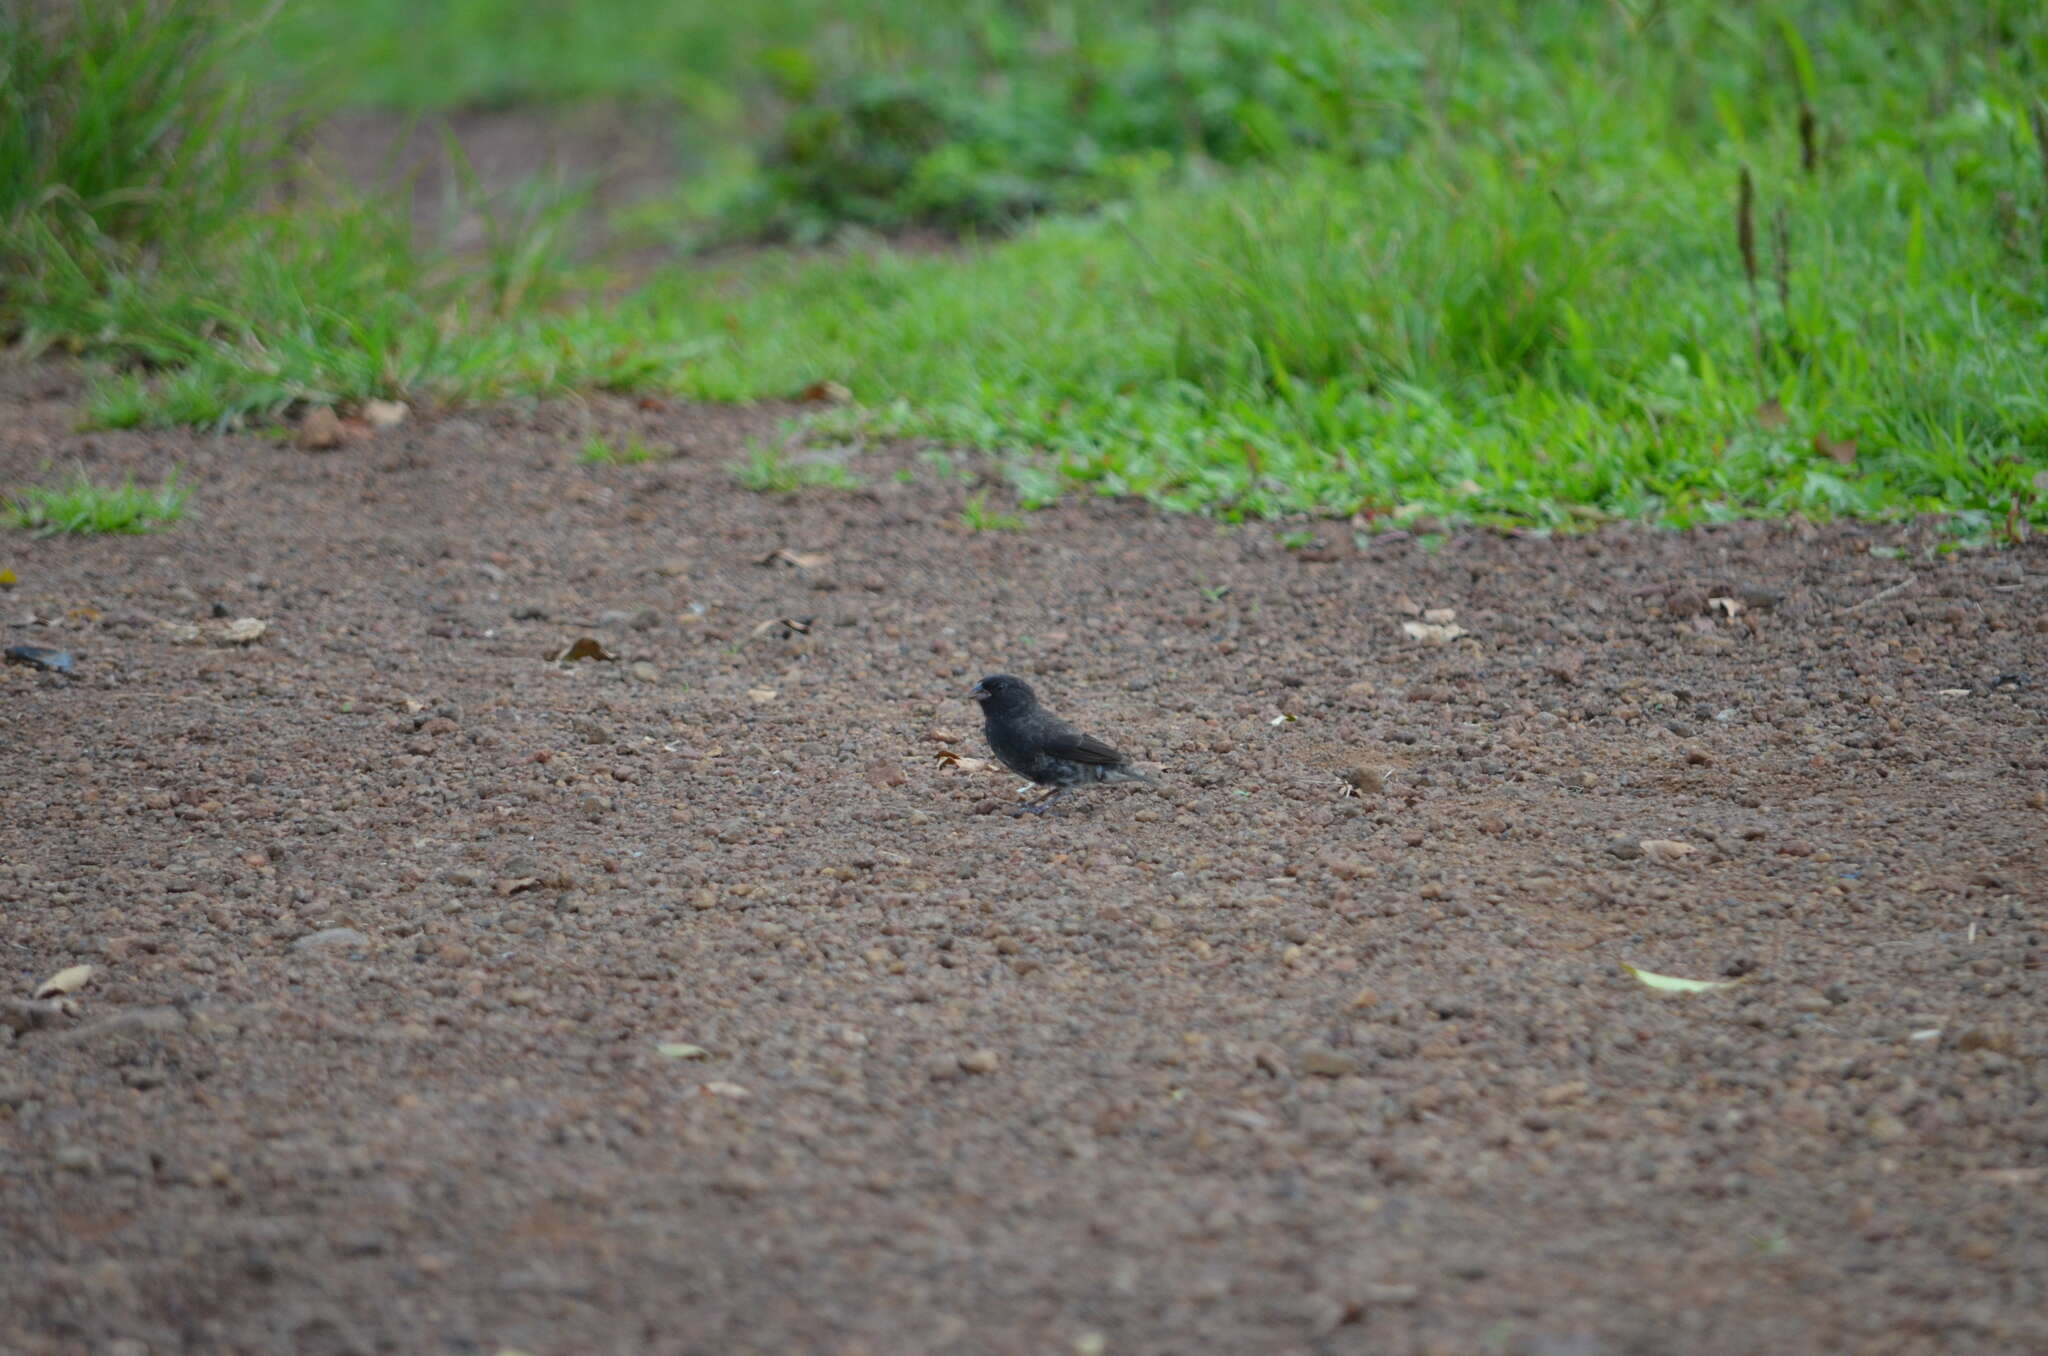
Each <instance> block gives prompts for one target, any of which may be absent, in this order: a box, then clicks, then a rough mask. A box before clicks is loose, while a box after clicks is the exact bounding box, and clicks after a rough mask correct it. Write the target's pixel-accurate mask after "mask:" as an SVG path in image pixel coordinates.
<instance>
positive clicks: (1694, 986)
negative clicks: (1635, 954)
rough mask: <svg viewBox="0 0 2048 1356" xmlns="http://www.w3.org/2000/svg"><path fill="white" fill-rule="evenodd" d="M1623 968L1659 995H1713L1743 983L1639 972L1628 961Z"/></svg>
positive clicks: (1735, 980) (1623, 964) (1623, 963)
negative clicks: (1720, 990) (1718, 990)
mask: <svg viewBox="0 0 2048 1356" xmlns="http://www.w3.org/2000/svg"><path fill="white" fill-rule="evenodd" d="M1621 968H1622V969H1624V970H1626V971H1628V972H1629V973H1630V974H1632V975H1634V976H1635V977H1636V978H1637V979H1638V980H1640V981H1641V982H1642V983H1643V984H1644V985H1645V986H1647V987H1649V988H1652V989H1655V990H1657V991H1658V992H1659V993H1711V992H1713V991H1714V990H1715V989H1726V988H1730V987H1732V986H1733V985H1736V984H1740V983H1742V981H1741V980H1739V979H1680V978H1678V976H1676V975H1660V974H1655V973H1653V972H1651V971H1649V970H1638V969H1637V968H1636V967H1635V966H1633V965H1630V964H1629V963H1628V962H1627V961H1623V962H1622V963H1621Z"/></svg>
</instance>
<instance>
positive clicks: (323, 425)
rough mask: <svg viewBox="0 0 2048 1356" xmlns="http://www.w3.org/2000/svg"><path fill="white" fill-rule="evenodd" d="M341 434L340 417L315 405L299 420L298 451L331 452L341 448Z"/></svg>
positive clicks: (321, 406)
mask: <svg viewBox="0 0 2048 1356" xmlns="http://www.w3.org/2000/svg"><path fill="white" fill-rule="evenodd" d="M342 432H343V430H342V427H341V416H340V415H338V414H336V413H335V412H334V411H333V410H330V409H328V408H327V407H326V406H325V405H316V406H314V407H313V408H312V409H310V410H307V411H306V413H305V416H304V417H303V418H301V419H300V420H299V439H298V441H299V450H300V451H301V452H331V451H333V450H334V449H335V448H337V447H340V446H341V439H342Z"/></svg>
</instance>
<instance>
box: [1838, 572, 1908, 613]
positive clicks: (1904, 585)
mask: <svg viewBox="0 0 2048 1356" xmlns="http://www.w3.org/2000/svg"><path fill="white" fill-rule="evenodd" d="M1916 578H1918V576H1917V575H1910V574H1909V575H1907V576H1906V577H1905V578H1904V579H1901V580H1899V581H1897V582H1896V583H1894V584H1891V585H1889V586H1888V587H1885V588H1881V589H1879V590H1878V591H1877V592H1876V593H1873V594H1871V595H1870V596H1869V597H1868V598H1865V599H1864V600H1863V601H1862V602H1860V603H1856V604H1854V605H1853V606H1851V607H1850V608H1849V610H1850V611H1851V612H1861V611H1862V610H1863V609H1864V608H1866V607H1876V606H1877V605H1878V604H1879V603H1881V602H1883V601H1884V600H1885V599H1887V598H1896V597H1898V596H1899V595H1900V594H1902V593H1904V592H1905V591H1906V590H1907V589H1909V588H1911V587H1913V581H1914V579H1916Z"/></svg>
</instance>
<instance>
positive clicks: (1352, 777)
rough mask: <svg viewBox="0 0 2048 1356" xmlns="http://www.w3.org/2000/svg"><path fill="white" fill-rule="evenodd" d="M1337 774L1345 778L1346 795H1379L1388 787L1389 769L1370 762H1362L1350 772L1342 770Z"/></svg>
mask: <svg viewBox="0 0 2048 1356" xmlns="http://www.w3.org/2000/svg"><path fill="white" fill-rule="evenodd" d="M1337 775H1338V776H1340V777H1342V778H1343V779H1344V783H1345V788H1346V789H1345V794H1346V795H1360V794H1363V795H1368V796H1377V795H1378V794H1379V793H1380V792H1382V791H1384V790H1386V789H1387V769H1385V768H1379V767H1374V766H1372V765H1371V764H1370V763H1360V764H1359V765H1358V766H1357V767H1354V768H1352V769H1350V770H1349V771H1348V772H1340V773H1339V774H1337Z"/></svg>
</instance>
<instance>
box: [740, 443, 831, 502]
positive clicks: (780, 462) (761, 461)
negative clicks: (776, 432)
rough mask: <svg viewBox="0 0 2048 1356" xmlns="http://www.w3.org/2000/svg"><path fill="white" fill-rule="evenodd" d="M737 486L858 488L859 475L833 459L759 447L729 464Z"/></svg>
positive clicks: (760, 490) (787, 490)
mask: <svg viewBox="0 0 2048 1356" xmlns="http://www.w3.org/2000/svg"><path fill="white" fill-rule="evenodd" d="M732 475H733V479H734V480H735V481H736V482H738V484H739V486H740V488H742V489H746V490H752V491H754V492H755V493H756V494H792V493H794V492H796V491H798V490H804V489H826V490H857V489H859V488H860V478H859V477H857V476H855V475H854V474H853V473H852V472H851V471H848V470H847V469H846V468H845V467H844V466H841V465H839V464H837V463H836V462H829V461H818V460H815V459H809V458H796V457H792V456H790V455H789V454H788V453H787V452H784V451H783V450H781V449H779V448H772V447H760V448H756V449H755V450H754V451H753V452H752V453H750V454H748V456H747V459H746V460H745V461H743V462H739V463H737V464H736V465H734V467H733V468H732Z"/></svg>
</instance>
